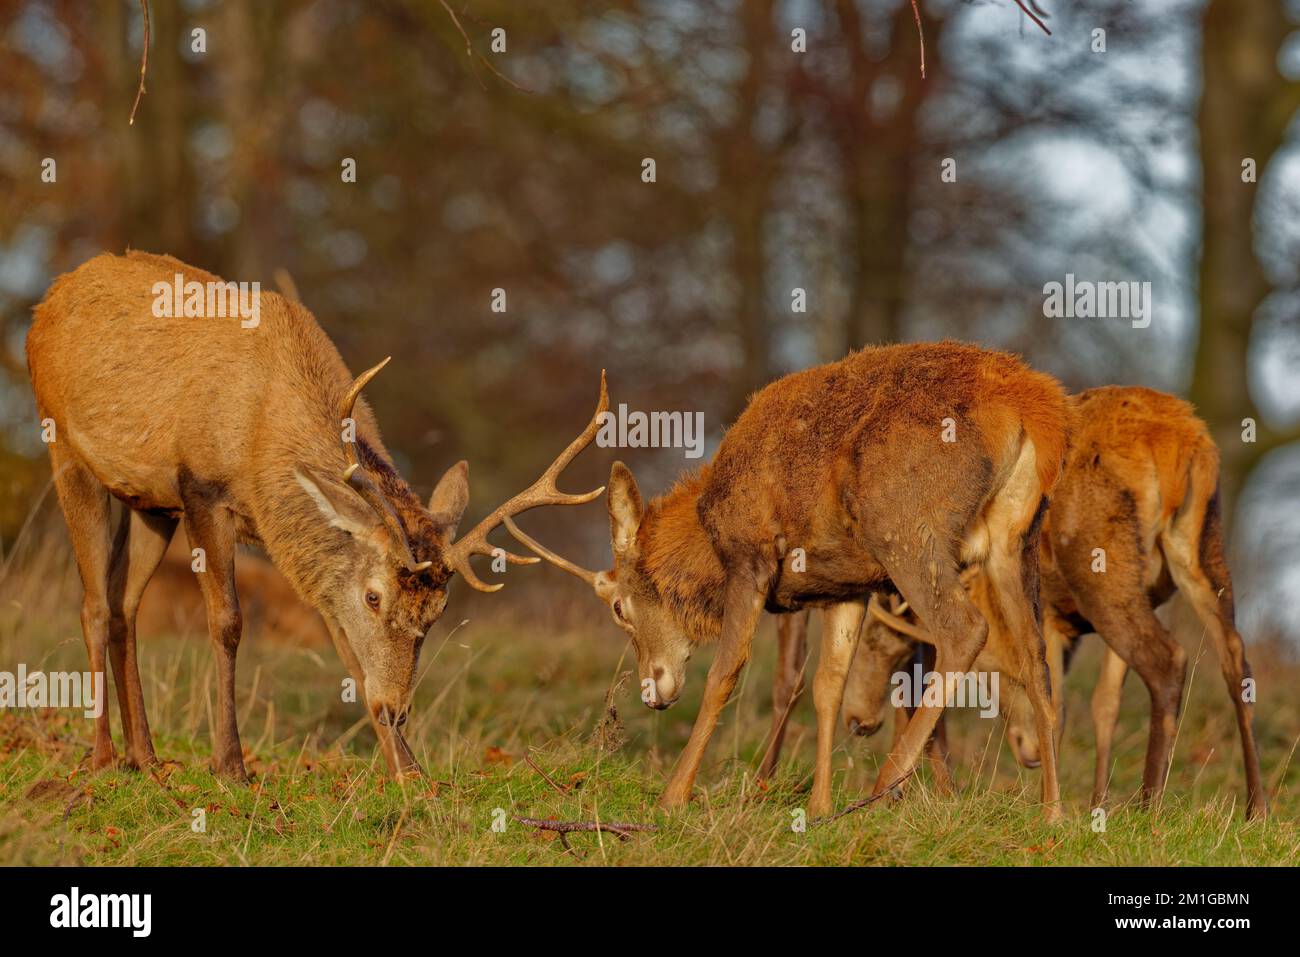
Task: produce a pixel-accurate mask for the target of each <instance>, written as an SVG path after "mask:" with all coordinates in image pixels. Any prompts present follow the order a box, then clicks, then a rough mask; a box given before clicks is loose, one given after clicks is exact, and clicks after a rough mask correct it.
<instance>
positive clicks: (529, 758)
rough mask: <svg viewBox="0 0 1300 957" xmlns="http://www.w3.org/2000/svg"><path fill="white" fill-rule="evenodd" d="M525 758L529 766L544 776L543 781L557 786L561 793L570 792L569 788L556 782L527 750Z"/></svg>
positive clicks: (556, 788)
mask: <svg viewBox="0 0 1300 957" xmlns="http://www.w3.org/2000/svg"><path fill="white" fill-rule="evenodd" d="M524 760H525V761H527V762H528V766H529V767H530V768H532V769H533V770H534V771H536V772H537V773H538V774H540V775H541V776H542V780H543V781H545V782H546V783H547V784H549V785H550V786H551V787H553V788H555V790H557V791H559V792H560V793H561V794H568V793H569V789H568V788H566V787H564V786H563V785H560V784H556V783H555V781H554V780H552V778H551V776H550V775H549V774H547V773H546V772H545V771H543V770H542V767H541V765H539V764H538V763H537V762H536V761H534V760H533V756H532V755H531V754H528V753H526V752H525V754H524Z"/></svg>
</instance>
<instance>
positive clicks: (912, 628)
mask: <svg viewBox="0 0 1300 957" xmlns="http://www.w3.org/2000/svg"><path fill="white" fill-rule="evenodd" d="M906 608H907V603H906V602H904V603H903V604H902V605H900V606H899V609H900V611H901V610H905V609H906ZM867 611H868V612H869V613H870V614H871V617H872V618H875V619H876V620H877V621H880V622H883V623H884V624H886V625H888V626H889V627H890V628H892V629H894V631H896V632H898V633H899V634H902V635H907V636H908V637H909V638H915V639H916V640H917V641H923V642H925V643H926V644H927V645H932V644H934V636H933V635H931V634H930V633H929V632H928V631H926V630H925V629H924V628H920V627H918V626H916V625H914V624H912V623H911V622H910V621H908V620H907V619H906V618H903V617H900V616H899V615H896V614H894V613H893V612H891V611H885V609H884V608H882V607H881V606H880V599H879V597H878V596H876V595H872V596H871V600H870V601H868V602H867Z"/></svg>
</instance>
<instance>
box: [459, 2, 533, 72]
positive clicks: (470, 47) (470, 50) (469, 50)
mask: <svg viewBox="0 0 1300 957" xmlns="http://www.w3.org/2000/svg"><path fill="white" fill-rule="evenodd" d="M438 2H439V3H441V4H442V8H443V9H444V10H446V11H447V15H448V16H449V17H451V22H452V23H454V24H456V29H457V30H459V31H460V35H461V36H462V37H464V38H465V55H466V56H471V57H473V56H477V57H478V58H479V59H480V60H482V61H483V65H484V66H486V67H487V68H488V69H489V70H491V71H492V72H493V73H494V74H495V75H496V76H497V78H498V79H501V80H505V81H506V82H507V83H509V84H510V85H511V86H513V87H514V88H515V89H516V90H518V91H519V92H520V93H527V94H528V95H529V96H532V95H533V91H532V90H530V89H528V88H527V87H523V86H520V85H519V84H518V83H516V82H515V81H514V80H512V79H510V77H508V76H506V75H505V74H504V73H502V72H501V71H500V70H498V69H497V68H496V67H495V66H493V64H492V61H491V60H489V59H488V58H487V57H486V56H484V55H483V54H482V53H480V52H479V51H478V50H475V49H474V44H473V43H471V42H470V39H469V34H468V33H466V32H465V28H464V26H462V25H461V22H460V17H458V16H456V11H455V10H453V9H452V8H451V7H450V6H449V5H448V4H447V0H438ZM475 78H476V79H477V78H478V75H477V74H475ZM478 85H479V86H482V87H483V88H484V89H487V87H486V86H484V84H483V81H482V80H481V79H480V80H479V81H478Z"/></svg>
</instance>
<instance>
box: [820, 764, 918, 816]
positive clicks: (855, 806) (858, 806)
mask: <svg viewBox="0 0 1300 957" xmlns="http://www.w3.org/2000/svg"><path fill="white" fill-rule="evenodd" d="M915 773H916V768H915V767H914V768H912V770H910V771H908V772H907V773H906V774H904V775H903V776H902V777H901V778H899V779H898V780H897V781H895V782H894V783H893V784H891V785H890V786H889V787H887V788H885V789H884V790H882V791H881V792H880V793H879V794H873V795H871V797H867V798H863V799H862V800H861V801H854V802H853V803H852V804H850V805H849V806H848V807H846V808H845V809H844V810H842V811H836V812H835V813H834V814H832V815H830V816H829V817H818V818H814V819H813V820H811V821H809V822H808V823H809V824H810V825H813V826H816V825H818V824H829V823H830V822H831V821H837V820H839V819H840V818H842V817H844V815H846V814H852V813H853V812H854V811H860V810H862V809H863V808H864V807H867V806H869V805H872V804H875V803H876V802H877V801H879V800H880V799H881V798H882V797H884V796H885V795H886V794H888V793H889V792H890V791H892V790H894V788H896V787H898V786H899V785H900V784H902V783H903V782H904V781H906V780H907V779H908V778H910V777H911V776H912V775H913V774H915Z"/></svg>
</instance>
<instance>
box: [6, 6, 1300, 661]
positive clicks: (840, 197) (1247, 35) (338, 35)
mask: <svg viewBox="0 0 1300 957" xmlns="http://www.w3.org/2000/svg"><path fill="white" fill-rule="evenodd" d="M1026 6H1028V7H1030V9H1038V10H1042V11H1043V12H1044V13H1045V14H1047V17H1046V19H1045V20H1044V22H1045V24H1046V25H1047V26H1048V27H1049V28H1050V30H1051V31H1052V32H1051V35H1050V36H1049V35H1047V34H1046V33H1045V32H1044V31H1043V30H1041V29H1039V27H1038V26H1037V25H1036V24H1035V23H1034V22H1033V21H1032V20H1031V19H1030V18H1029V17H1028V16H1026V15H1025V13H1024V12H1022V10H1021V9H1020V7H1019V6H1018V5H1017V4H1016V3H1015V2H1013V0H982V2H981V0H923V2H921V3H920V4H919V7H920V10H921V19H922V26H923V29H924V38H925V66H926V76H925V77H924V79H923V78H922V76H921V73H920V69H919V63H920V48H919V43H918V34H917V25H916V23H915V22H914V20H913V11H912V8H911V6H910V4H909V3H908V2H906V0H603V2H597V0H546V2H537V3H523V2H519V0H448V5H444V4H442V3H441V2H439V0H409V2H405V0H286V2H258V0H227V2H220V3H218V2H206V0H182V2H173V0H153V2H152V3H151V4H150V7H151V25H152V35H151V40H150V48H149V70H148V79H147V90H148V92H147V94H146V95H145V96H144V98H143V100H142V101H141V104H140V107H139V112H138V115H137V117H136V121H135V125H134V126H129V125H128V123H127V118H128V116H129V114H130V112H131V106H132V101H133V99H134V97H135V93H136V84H137V80H138V76H139V59H140V51H141V42H142V23H141V12H140V6H139V4H138V3H137V2H136V0H96V2H92V3H86V2H82V0H0V546H2V547H3V550H4V555H5V556H6V558H7V559H10V560H12V559H13V558H15V557H16V553H15V552H14V543H15V541H16V539H18V538H19V536H20V534H22V530H23V526H24V524H25V523H27V524H28V525H29V526H30V527H29V530H28V532H27V534H34V532H33V531H32V529H36V528H42V527H47V526H48V527H50V528H56V527H60V526H61V524H62V522H61V519H60V518H59V516H58V514H57V508H56V507H55V506H54V503H53V498H52V496H47V497H46V498H45V499H44V500H43V504H42V505H41V506H40V507H39V508H37V507H36V505H37V503H38V501H41V496H42V494H43V492H44V491H45V490H46V488H47V484H48V480H49V464H48V459H47V458H46V456H45V455H44V450H43V446H42V445H41V442H40V436H39V424H38V422H37V419H36V415H35V411H34V408H33V403H32V398H31V391H30V387H29V385H28V381H27V373H26V368H25V362H24V358H23V341H24V335H25V332H26V328H27V326H28V323H29V322H30V315H31V308H32V306H33V305H34V304H35V303H36V302H37V301H39V299H40V298H41V297H42V296H43V294H44V292H45V289H46V287H47V286H48V284H49V282H50V280H51V279H52V278H53V277H54V276H55V275H57V274H59V273H61V272H64V271H66V270H69V269H72V268H74V267H75V266H77V265H78V264H79V263H81V262H83V261H85V260H86V259H88V258H89V257H91V256H93V255H95V254H96V253H98V252H100V251H103V250H110V251H115V252H120V251H122V250H124V249H125V248H126V247H128V246H130V247H132V248H138V249H145V250H150V251H156V252H167V253H171V254H173V255H175V256H177V257H179V258H181V259H183V260H185V261H188V262H190V263H193V264H194V265H197V266H200V267H202V268H204V269H208V270H210V271H212V272H215V273H217V274H219V275H221V276H223V277H224V278H226V279H230V280H241V281H251V280H260V281H261V282H262V283H263V286H264V287H265V288H271V289H273V288H275V287H274V285H273V280H272V277H273V274H274V272H275V271H276V270H277V269H278V268H283V269H286V270H287V271H288V272H289V274H291V275H292V277H293V278H294V280H296V283H297V286H298V288H299V289H300V290H301V294H302V298H303V300H304V301H305V303H306V304H307V305H308V306H309V307H310V308H311V309H312V310H313V312H314V313H315V314H316V316H317V318H318V319H319V320H320V322H321V323H322V325H323V326H324V327H325V329H326V330H327V331H328V332H329V333H330V335H331V336H332V337H333V338H334V340H335V342H336V343H337V344H338V346H339V349H340V351H341V352H342V354H343V356H344V358H345V360H346V361H347V362H348V364H349V366H350V367H351V368H352V369H353V370H354V371H359V370H360V369H362V368H365V367H367V366H369V365H371V364H372V363H374V362H375V361H377V360H378V359H379V358H382V357H383V356H384V355H388V354H390V353H391V354H393V355H394V356H395V357H396V359H395V361H394V362H393V363H392V364H391V365H390V367H389V368H388V369H387V370H386V371H385V372H384V373H383V374H382V375H381V376H380V377H379V378H378V379H377V380H376V382H375V383H374V384H373V385H372V386H371V387H370V389H369V390H368V393H367V394H368V395H369V397H370V400H371V402H372V403H373V405H374V406H375V409H376V412H377V413H378V416H379V420H380V422H381V424H382V426H383V428H384V432H385V438H386V440H387V443H388V445H389V447H390V448H391V449H392V450H393V451H394V453H395V455H397V457H398V461H399V465H400V466H401V468H402V469H403V471H404V474H406V475H407V477H408V478H409V479H410V480H411V482H412V484H413V485H415V486H416V488H417V490H419V491H421V492H424V493H427V491H428V489H429V488H431V486H432V484H433V482H434V481H435V480H436V478H437V477H438V475H440V474H441V472H442V470H443V469H444V468H446V467H447V466H448V465H450V464H451V463H452V462H454V461H456V460H457V459H459V458H462V457H464V458H467V459H469V461H470V462H471V466H472V469H471V489H472V503H471V507H470V512H471V517H476V516H477V515H480V514H482V512H483V511H484V510H486V509H487V508H488V507H490V506H491V505H493V504H495V502H496V501H498V500H500V499H501V498H502V497H503V496H505V495H508V494H510V493H511V492H513V491H515V490H516V489H517V488H519V487H521V486H522V484H525V483H527V482H528V481H530V480H531V478H532V477H533V476H534V475H535V474H536V473H537V472H538V470H539V469H540V468H542V467H543V466H544V465H545V464H546V463H547V462H549V461H550V459H551V458H552V457H553V456H554V455H555V454H556V453H557V452H558V451H559V450H560V449H561V448H562V447H563V445H564V444H565V443H567V441H568V440H569V438H570V437H571V436H572V434H574V433H575V432H576V430H577V429H579V428H581V426H582V424H583V423H584V422H585V421H586V418H587V416H588V415H589V414H590V410H591V404H592V402H593V401H594V398H595V394H596V387H597V382H598V377H599V372H600V369H601V368H603V367H607V368H608V370H609V376H610V385H611V393H612V399H613V401H614V402H615V403H616V404H617V403H619V402H625V403H627V404H628V405H629V406H630V407H631V408H633V409H643V410H690V411H695V410H702V411H703V412H704V414H705V422H706V426H707V427H708V430H709V441H710V446H712V444H713V443H716V441H717V440H718V438H719V436H720V435H721V432H722V429H723V427H724V426H725V424H726V422H727V421H729V419H730V418H731V417H733V416H734V415H735V413H736V412H737V410H738V409H739V408H741V407H742V406H743V403H744V400H745V397H746V395H747V394H748V393H749V392H750V391H751V390H753V389H754V388H755V387H756V386H759V385H761V384H762V383H764V382H766V381H768V380H770V379H771V378H773V377H774V376H777V375H780V374H782V373H784V372H786V371H789V370H792V369H797V368H800V367H803V366H806V365H809V364H812V363H816V362H820V361H825V360H829V359H834V358H837V357H839V356H841V355H843V354H844V352H845V351H846V350H847V349H850V348H854V347H857V346H860V345H863V344H867V343H874V342H882V341H888V340H919V339H933V338H938V337H942V336H953V337H958V338H962V339H970V340H975V341H979V342H982V343H986V344H988V345H992V346H999V347H1003V348H1007V349H1011V350H1014V351H1018V352H1020V353H1023V354H1024V355H1025V356H1026V358H1027V359H1029V361H1031V362H1032V363H1034V364H1036V365H1038V366H1039V367H1041V368H1043V369H1046V370H1048V371H1050V372H1052V373H1054V374H1055V375H1057V376H1058V377H1060V378H1061V380H1062V381H1063V382H1064V383H1065V384H1066V385H1067V386H1068V387H1070V388H1072V389H1081V388H1086V387H1088V386H1092V385H1098V384H1103V383H1138V384H1144V385H1149V386H1152V387H1155V388H1161V389H1167V390H1171V391H1174V392H1177V393H1179V394H1183V395H1186V396H1188V397H1190V398H1191V399H1192V400H1193V401H1194V402H1195V404H1196V405H1197V407H1198V409H1199V410H1200V413H1201V414H1202V415H1203V416H1204V417H1205V418H1206V419H1207V420H1208V421H1209V423H1210V425H1211V427H1212V428H1213V431H1214V433H1215V436H1216V438H1217V439H1218V441H1219V443H1220V446H1221V448H1222V450H1223V484H1224V492H1225V495H1226V496H1227V498H1228V500H1229V503H1230V508H1231V513H1230V515H1229V519H1228V520H1229V528H1230V532H1231V533H1232V535H1233V541H1234V556H1233V557H1234V566H1233V567H1234V572H1235V575H1236V578H1237V586H1238V587H1237V591H1238V597H1239V601H1240V602H1241V610H1240V614H1241V617H1242V622H1241V624H1242V626H1243V628H1242V630H1243V631H1244V632H1245V634H1246V635H1247V638H1248V640H1250V639H1255V640H1260V639H1264V638H1268V637H1274V638H1284V637H1286V636H1289V637H1290V638H1291V639H1292V640H1293V641H1294V640H1297V639H1300V612H1297V608H1296V606H1297V601H1296V598H1297V596H1300V510H1298V509H1297V507H1296V505H1297V501H1300V443H1298V442H1297V441H1296V440H1297V439H1300V375H1298V374H1297V373H1300V323H1298V322H1297V317H1298V316H1300V150H1298V149H1297V143H1296V139H1297V137H1296V116H1297V112H1300V33H1298V32H1297V30H1298V28H1300V3H1287V2H1285V0H1143V2H1132V0H1079V2H1064V0H1038V3H1037V5H1036V7H1035V6H1034V5H1032V4H1029V3H1028V2H1026ZM453 14H454V15H453ZM196 28H201V29H202V30H203V31H204V40H205V47H206V48H205V50H204V51H202V52H196V51H195V49H194V42H195V41H194V34H193V32H192V31H194V30H195V29H196ZM497 28H501V29H503V30H504V31H505V33H504V37H505V44H506V50H505V51H504V52H494V51H493V49H492V41H493V35H492V31H493V30H494V29H497ZM462 29H463V33H462ZM796 29H802V30H803V31H805V32H806V52H795V51H794V50H792V43H793V42H794V41H793V40H792V31H794V30H796ZM1097 29H1101V30H1104V31H1105V34H1104V38H1105V52H1098V51H1097V50H1096V49H1095V46H1096V43H1097V40H1096V34H1095V33H1094V31H1095V30H1097ZM467 38H468V39H469V41H470V43H471V44H472V48H471V49H472V52H469V51H467V45H466V39H467ZM46 157H52V158H54V159H55V160H56V161H57V172H58V179H57V182H55V183H47V182H43V181H42V178H41V171H42V160H43V159H44V158H46ZM347 157H351V158H353V159H355V160H356V164H357V182H355V183H345V182H343V181H342V179H341V176H340V164H341V162H342V161H343V159H344V158H347ZM647 157H650V158H653V159H654V160H655V162H656V173H657V176H656V181H655V182H653V183H646V182H643V181H642V177H641V173H642V160H643V159H644V158H647ZM946 158H952V159H954V160H955V162H956V173H957V176H956V180H955V182H944V181H943V179H942V178H941V172H942V166H943V162H944V160H945V159H946ZM1248 160H1249V161H1253V162H1252V163H1249V164H1246V165H1252V166H1253V168H1254V169H1255V170H1256V171H1257V182H1256V181H1244V179H1246V180H1249V179H1250V177H1243V164H1244V163H1246V161H1248ZM1067 273H1073V274H1074V275H1075V276H1076V277H1078V278H1080V279H1094V280H1101V281H1130V280H1133V281H1149V282H1151V283H1152V288H1153V295H1154V316H1153V321H1152V323H1151V325H1150V327H1149V328H1146V329H1134V328H1132V326H1131V324H1130V323H1129V322H1128V321H1124V320H1114V319H1111V320H1096V319H1094V320H1081V319H1049V318H1045V316H1044V312H1043V299H1044V296H1043V285H1044V283H1046V282H1050V281H1058V282H1060V281H1063V280H1064V278H1065V275H1066V274H1067ZM497 288H501V289H504V290H506V294H507V309H506V311H505V312H504V313H500V312H494V311H492V309H491V301H492V290H494V289H497ZM795 288H802V289H804V290H806V294H807V311H806V312H795V311H793V310H792V308H791V304H792V290H794V289H795ZM212 387H213V388H219V387H220V384H218V383H214V384H213V386H212ZM194 401H195V402H196V403H198V402H203V401H204V396H203V395H202V394H196V395H195V396H194ZM1248 417H1249V418H1253V419H1255V420H1256V422H1257V423H1258V440H1257V441H1256V442H1254V443H1246V442H1243V441H1242V420H1243V419H1245V418H1248ZM618 454H619V455H620V456H622V457H624V458H626V459H627V460H628V462H629V464H631V465H632V467H633V468H634V470H636V471H637V474H638V476H639V477H640V478H641V482H642V487H643V489H644V490H646V491H650V492H654V491H658V490H661V489H662V488H664V487H665V486H666V485H667V484H668V483H669V481H670V480H671V479H672V477H673V476H674V475H675V474H676V473H677V472H679V471H680V470H681V469H682V468H683V467H686V466H690V465H693V464H695V463H692V462H687V461H686V460H684V458H683V457H682V453H681V451H680V450H645V451H639V452H638V451H621V452H619V453H618ZM614 457H615V455H614V453H612V452H608V451H600V452H599V453H595V454H594V453H591V452H589V453H587V454H586V455H584V456H583V459H582V460H581V461H580V462H578V463H576V465H575V467H574V468H573V469H572V470H571V472H572V474H571V475H570V476H569V478H568V480H567V484H568V486H569V487H570V488H575V489H576V488H580V487H583V486H587V487H590V485H594V484H600V483H602V482H603V478H604V473H606V472H607V470H608V467H609V463H610V461H611V460H612V459H613V458H614ZM588 483H590V485H589V484H588ZM568 511H569V510H554V513H553V514H539V515H537V516H536V517H534V516H531V515H530V516H529V519H528V522H527V524H528V525H529V526H530V527H532V528H534V529H536V530H538V533H539V534H542V535H544V536H545V537H546V538H547V540H548V541H549V542H552V543H554V544H555V545H556V546H558V547H561V548H563V549H565V550H567V551H568V552H570V553H572V554H573V557H575V558H577V559H579V560H583V561H585V562H586V563H587V564H589V565H595V564H598V563H599V562H602V561H607V560H608V536H607V531H606V524H605V522H604V520H603V510H601V509H600V508H599V507H598V506H595V505H593V506H588V507H587V509H586V510H584V511H583V513H582V514H580V515H579V514H577V512H576V511H575V512H572V513H570V514H559V513H560V512H568ZM517 574H519V575H520V576H521V579H522V577H523V576H524V575H527V576H529V577H530V580H532V581H533V582H534V583H541V585H542V586H548V585H549V586H552V587H564V588H569V587H572V586H571V583H567V582H566V583H565V584H563V585H561V584H560V579H561V577H562V573H559V572H556V571H554V570H553V569H545V568H543V569H534V570H525V571H520V572H518V573H517ZM466 592H467V589H463V588H462V589H461V590H460V593H461V594H462V595H463V594H465V593H466ZM574 595H575V599H577V598H579V596H578V593H577V590H576V588H575V589H574Z"/></svg>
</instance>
